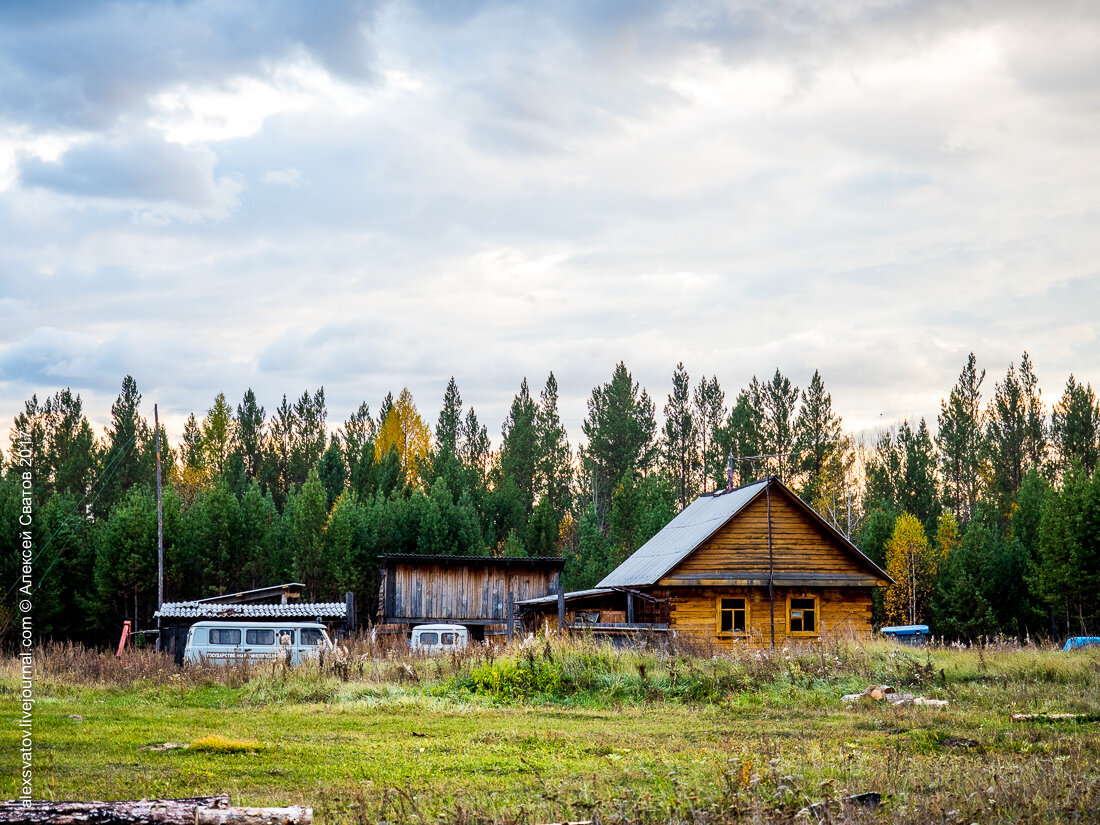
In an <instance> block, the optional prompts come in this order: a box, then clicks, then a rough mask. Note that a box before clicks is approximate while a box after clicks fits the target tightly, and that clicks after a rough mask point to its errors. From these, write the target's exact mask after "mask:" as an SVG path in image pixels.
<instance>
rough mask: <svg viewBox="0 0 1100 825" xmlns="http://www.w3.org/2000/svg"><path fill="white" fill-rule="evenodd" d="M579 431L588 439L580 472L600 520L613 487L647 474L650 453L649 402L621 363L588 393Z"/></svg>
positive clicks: (652, 451)
mask: <svg viewBox="0 0 1100 825" xmlns="http://www.w3.org/2000/svg"><path fill="white" fill-rule="evenodd" d="M581 429H582V431H583V432H584V435H585V437H586V438H587V439H588V446H587V447H585V448H584V450H583V452H582V456H583V459H584V463H585V465H586V467H585V471H586V472H587V473H590V474H591V479H588V481H589V482H590V483H592V484H593V486H594V488H595V502H596V513H597V515H598V516H599V518H600V519H601V521H604V520H605V519H606V517H607V512H608V509H609V507H610V506H611V496H612V493H613V492H614V490H615V488H616V487H617V486H618V485H619V482H620V481H621V480H622V479H623V477H624V476H627V475H628V474H633V473H639V474H644V473H645V472H646V471H647V470H649V468H650V466H651V465H652V463H653V458H654V454H655V452H656V447H655V445H654V435H655V433H656V431H657V422H656V420H655V419H654V405H653V401H652V400H650V398H649V394H648V393H647V392H646V391H645V390H643V389H641V388H640V387H639V385H638V384H637V383H635V382H634V380H633V379H632V378H631V376H630V373H629V372H628V371H627V369H626V364H624V363H623V362H621V361H620V362H619V363H618V365H617V366H616V367H615V371H614V372H613V373H612V376H611V380H610V381H609V382H608V383H606V384H604V385H603V386H600V387H595V388H594V389H593V390H592V396H591V398H589V399H588V416H587V418H585V421H584V424H583V425H582V428H581Z"/></svg>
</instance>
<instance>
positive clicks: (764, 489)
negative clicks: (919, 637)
mask: <svg viewBox="0 0 1100 825" xmlns="http://www.w3.org/2000/svg"><path fill="white" fill-rule="evenodd" d="M891 583H892V580H891V579H890V577H889V576H887V575H886V573H885V572H884V571H883V570H882V569H881V568H879V567H878V566H877V565H875V564H874V563H873V562H872V561H871V560H870V559H868V558H867V557H866V556H864V555H863V554H862V553H861V552H860V551H859V550H858V548H856V546H855V545H854V544H852V543H851V542H850V541H849V540H848V539H847V538H846V537H845V536H844V535H842V534H841V533H840V532H838V531H837V530H836V529H834V528H833V527H832V526H831V525H830V524H829V523H828V522H826V521H825V520H824V519H823V518H822V517H821V516H820V515H818V514H817V513H816V512H814V510H813V509H811V508H810V507H809V506H808V505H807V504H806V503H805V502H804V501H802V500H801V499H800V498H799V497H798V496H797V495H795V494H794V493H793V492H792V491H791V490H790V489H789V488H788V487H787V486H786V485H785V484H783V483H782V482H781V481H779V479H777V478H771V477H769V478H768V479H766V480H764V481H759V482H756V483H754V484H749V485H746V486H744V487H740V488H737V489H735V490H730V491H725V490H723V491H719V492H716V493H712V494H708V495H703V496H700V497H699V498H697V499H696V500H695V501H693V502H692V503H691V504H690V505H689V506H688V507H686V508H685V509H684V510H683V512H681V513H680V514H679V515H677V516H676V517H675V518H674V519H673V520H672V521H670V522H669V523H668V524H667V525H666V526H665V527H664V529H662V530H661V531H660V532H659V533H657V535H655V536H654V537H653V538H652V539H650V540H649V541H648V542H646V543H645V544H644V545H643V546H642V547H640V548H639V549H638V550H637V551H636V552H635V553H634V554H633V555H631V556H630V558H628V559H627V560H626V561H624V562H623V563H622V564H621V565H619V567H617V568H616V569H615V570H613V571H612V572H611V573H610V574H608V575H607V576H606V577H604V579H603V581H601V582H600V583H599V584H598V585H597V586H596V588H595V589H594V590H590V591H583V592H582V593H577V594H566V595H565V597H564V600H563V601H564V604H563V605H562V608H563V609H562V610H561V612H562V613H563V614H564V618H565V623H566V625H568V626H569V627H572V628H581V627H585V626H592V627H597V628H602V627H605V626H611V627H614V626H615V625H616V624H619V622H617V621H613V620H615V619H619V617H620V616H622V615H623V614H625V616H626V619H625V621H623V622H622V624H623V625H625V626H626V627H624V629H628V630H635V631H643V630H650V631H657V632H665V631H674V632H680V633H686V634H691V635H692V636H694V637H696V638H699V639H705V640H709V641H711V642H713V643H714V644H716V645H718V646H720V647H731V646H733V645H735V644H744V643H754V644H764V645H771V644H786V643H790V642H806V641H815V640H818V639H821V638H822V637H825V636H829V635H844V636H869V635H870V633H871V593H872V591H873V590H874V588H876V587H882V586H886V585H888V584H891ZM519 609H520V611H521V612H522V613H523V615H524V617H525V620H526V621H527V622H528V624H529V625H531V624H539V623H542V624H546V625H550V626H553V627H556V626H557V623H558V612H559V608H558V606H557V604H556V600H547V599H534V600H530V601H526V602H523V603H521V604H520V605H519ZM605 616H606V617H609V618H610V619H612V620H611V621H609V620H608V619H605Z"/></svg>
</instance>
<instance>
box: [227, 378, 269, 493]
mask: <svg viewBox="0 0 1100 825" xmlns="http://www.w3.org/2000/svg"><path fill="white" fill-rule="evenodd" d="M264 418H265V411H264V408H263V407H261V406H260V405H259V403H258V402H257V401H256V394H255V393H254V392H252V389H251V388H249V389H247V390H245V393H244V397H243V398H241V403H240V404H238V405H237V421H236V425H235V426H234V427H233V449H234V452H236V453H237V455H239V456H240V457H241V461H242V463H243V465H244V472H245V475H246V476H247V477H248V478H249V479H253V478H259V477H260V472H261V469H262V465H263V449H264Z"/></svg>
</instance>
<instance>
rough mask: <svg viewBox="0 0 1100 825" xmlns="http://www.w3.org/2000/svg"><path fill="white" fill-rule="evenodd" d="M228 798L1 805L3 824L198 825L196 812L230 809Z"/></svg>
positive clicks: (203, 797)
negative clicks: (197, 810) (196, 824)
mask: <svg viewBox="0 0 1100 825" xmlns="http://www.w3.org/2000/svg"><path fill="white" fill-rule="evenodd" d="M228 807H229V797H228V796H200V797H195V798H192V799H142V800H140V801H137V802H38V801H35V802H30V803H24V802H22V801H20V800H8V801H7V802H0V823H8V822H20V823H31V825H38V823H41V825H82V823H95V825H139V823H140V825H145V823H150V825H195V810H196V809H197V808H204V809H208V810H209V809H218V808H228Z"/></svg>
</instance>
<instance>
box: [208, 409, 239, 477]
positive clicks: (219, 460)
mask: <svg viewBox="0 0 1100 825" xmlns="http://www.w3.org/2000/svg"><path fill="white" fill-rule="evenodd" d="M235 423H236V422H235V421H234V419H233V409H232V407H230V406H229V403H228V402H227V401H226V400H225V393H224V392H219V393H218V394H217V396H215V398H214V406H212V407H211V408H210V409H209V410H208V411H207V413H206V418H204V419H203V422H202V446H203V452H204V454H205V461H204V463H205V466H206V472H207V475H208V476H209V477H210V478H211V479H213V478H214V477H215V476H217V475H220V474H221V472H222V471H223V470H224V469H225V462H226V461H227V460H228V458H229V452H230V449H231V447H232V444H233V429H234V425H235Z"/></svg>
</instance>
